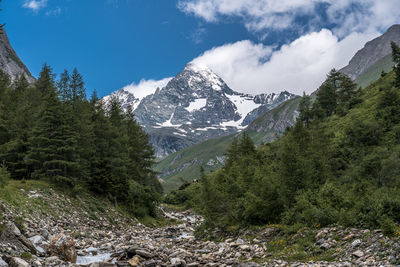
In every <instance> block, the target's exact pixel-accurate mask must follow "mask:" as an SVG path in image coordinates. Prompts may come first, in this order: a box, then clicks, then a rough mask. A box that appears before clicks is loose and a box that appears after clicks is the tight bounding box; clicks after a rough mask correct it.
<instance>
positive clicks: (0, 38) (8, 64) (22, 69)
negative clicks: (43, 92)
mask: <svg viewBox="0 0 400 267" xmlns="http://www.w3.org/2000/svg"><path fill="white" fill-rule="evenodd" d="M0 69H1V70H2V71H4V72H5V73H7V74H8V75H10V77H11V79H12V80H13V79H15V78H16V77H17V76H19V75H25V77H26V78H27V79H28V81H29V82H33V81H34V80H35V79H34V78H33V77H32V75H31V73H30V72H29V70H28V68H27V67H26V66H25V64H24V63H23V62H22V61H21V59H20V58H19V57H18V55H17V53H16V52H15V51H14V49H13V48H12V46H11V44H10V41H9V40H8V37H7V33H6V31H5V30H4V29H3V27H0Z"/></svg>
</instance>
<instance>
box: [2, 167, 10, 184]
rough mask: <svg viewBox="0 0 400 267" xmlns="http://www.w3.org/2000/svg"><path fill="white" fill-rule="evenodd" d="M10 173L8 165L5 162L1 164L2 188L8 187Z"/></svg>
mask: <svg viewBox="0 0 400 267" xmlns="http://www.w3.org/2000/svg"><path fill="white" fill-rule="evenodd" d="M10 176H11V175H10V173H9V172H8V171H7V167H6V166H5V165H4V164H3V165H1V166H0V188H4V187H6V185H7V184H8V181H9V180H10Z"/></svg>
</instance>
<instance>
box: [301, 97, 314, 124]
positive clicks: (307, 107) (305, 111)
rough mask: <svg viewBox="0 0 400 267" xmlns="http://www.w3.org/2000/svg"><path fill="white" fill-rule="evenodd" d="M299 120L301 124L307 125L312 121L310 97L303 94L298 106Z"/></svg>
mask: <svg viewBox="0 0 400 267" xmlns="http://www.w3.org/2000/svg"><path fill="white" fill-rule="evenodd" d="M299 113H300V115H299V120H300V121H302V122H303V123H306V124H307V123H309V122H310V121H311V119H312V112H311V98H310V96H308V95H306V93H305V92H304V93H303V97H302V98H301V101H300V104H299Z"/></svg>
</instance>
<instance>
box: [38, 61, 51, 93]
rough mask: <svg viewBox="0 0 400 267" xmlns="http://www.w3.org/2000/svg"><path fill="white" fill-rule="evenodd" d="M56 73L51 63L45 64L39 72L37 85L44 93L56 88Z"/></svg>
mask: <svg viewBox="0 0 400 267" xmlns="http://www.w3.org/2000/svg"><path fill="white" fill-rule="evenodd" d="M54 78H55V75H54V74H53V71H52V69H51V67H50V66H49V65H47V64H46V63H44V64H43V67H42V70H41V71H40V73H39V78H38V79H37V80H36V82H35V87H36V89H37V90H39V92H41V94H42V95H46V94H48V93H50V92H51V91H52V90H53V88H54Z"/></svg>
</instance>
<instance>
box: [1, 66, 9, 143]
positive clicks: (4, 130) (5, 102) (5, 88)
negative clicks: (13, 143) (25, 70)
mask: <svg viewBox="0 0 400 267" xmlns="http://www.w3.org/2000/svg"><path fill="white" fill-rule="evenodd" d="M9 108H10V77H9V76H8V75H7V74H6V73H5V72H3V71H2V70H0V145H2V144H5V143H6V142H8V140H9V138H10V132H9V127H8V126H7V125H8V119H9V115H10V114H9Z"/></svg>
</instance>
